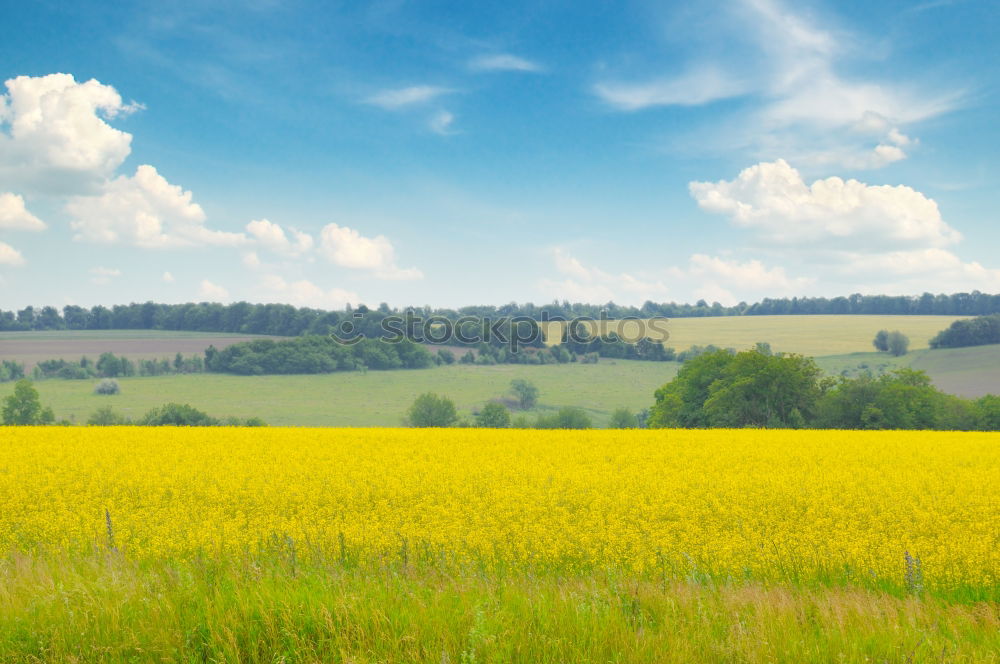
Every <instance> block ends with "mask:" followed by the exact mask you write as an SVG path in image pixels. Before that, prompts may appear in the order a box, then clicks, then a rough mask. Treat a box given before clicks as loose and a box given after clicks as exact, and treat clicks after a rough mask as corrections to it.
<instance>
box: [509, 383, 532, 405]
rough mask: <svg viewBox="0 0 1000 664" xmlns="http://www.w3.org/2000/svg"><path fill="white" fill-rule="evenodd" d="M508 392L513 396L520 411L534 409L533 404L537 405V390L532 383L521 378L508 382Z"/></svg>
mask: <svg viewBox="0 0 1000 664" xmlns="http://www.w3.org/2000/svg"><path fill="white" fill-rule="evenodd" d="M510 391H511V392H512V393H513V394H514V397H515V398H516V399H517V403H518V405H519V406H520V407H521V409H522V410H528V409H529V408H534V407H535V404H537V403H538V388H537V387H535V385H534V383H531V382H528V381H526V380H524V379H523V378H517V379H515V380H512V381H511V382H510Z"/></svg>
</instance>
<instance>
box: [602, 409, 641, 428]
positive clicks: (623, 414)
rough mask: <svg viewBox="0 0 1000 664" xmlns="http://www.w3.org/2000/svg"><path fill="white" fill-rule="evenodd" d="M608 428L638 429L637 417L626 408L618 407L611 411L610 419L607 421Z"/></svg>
mask: <svg viewBox="0 0 1000 664" xmlns="http://www.w3.org/2000/svg"><path fill="white" fill-rule="evenodd" d="M608 428H609V429H638V428H639V418H637V417H636V416H635V413H633V412H632V411H631V410H629V409H628V408H618V409H616V410H615V412H613V413H611V420H610V421H609V422H608Z"/></svg>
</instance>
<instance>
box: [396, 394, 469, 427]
mask: <svg viewBox="0 0 1000 664" xmlns="http://www.w3.org/2000/svg"><path fill="white" fill-rule="evenodd" d="M457 421H458V413H457V412H456V411H455V404H454V403H453V402H452V401H451V399H448V398H445V397H441V396H438V395H436V394H434V393H433V392H425V393H424V394H421V395H420V396H419V397H417V398H416V399H415V400H414V402H413V405H411V406H410V409H409V410H408V411H407V413H406V423H407V424H408V425H410V426H411V427H450V426H452V425H453V424H455V422H457Z"/></svg>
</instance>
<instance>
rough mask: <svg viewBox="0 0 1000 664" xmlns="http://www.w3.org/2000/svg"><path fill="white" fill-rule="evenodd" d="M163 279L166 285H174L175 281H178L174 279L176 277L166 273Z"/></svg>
mask: <svg viewBox="0 0 1000 664" xmlns="http://www.w3.org/2000/svg"><path fill="white" fill-rule="evenodd" d="M161 279H162V280H163V283H165V284H172V283H174V281H176V279H174V275H172V274H170V273H169V272H164V273H163V276H162V277H161Z"/></svg>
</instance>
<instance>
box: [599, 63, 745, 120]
mask: <svg viewBox="0 0 1000 664" xmlns="http://www.w3.org/2000/svg"><path fill="white" fill-rule="evenodd" d="M748 91H749V89H748V87H747V84H746V82H745V81H742V80H739V79H737V78H735V77H732V76H729V75H728V74H726V73H725V72H723V71H722V70H720V69H718V68H716V67H702V68H701V69H699V70H697V71H692V72H690V73H688V74H685V75H684V76H681V77H680V78H672V79H670V78H666V79H657V80H653V81H645V82H640V83H635V82H606V83H598V84H597V85H595V86H594V92H595V93H596V94H597V96H598V97H600V98H601V99H602V100H604V101H605V102H607V103H608V104H610V105H611V106H613V107H614V108H616V109H618V110H622V111H639V110H642V109H646V108H650V107H653V106H701V105H702V104H708V103H710V102H713V101H718V100H720V99H728V98H730V97H735V96H738V95H742V94H745V93H747V92H748Z"/></svg>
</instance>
